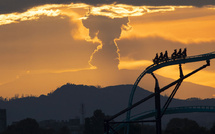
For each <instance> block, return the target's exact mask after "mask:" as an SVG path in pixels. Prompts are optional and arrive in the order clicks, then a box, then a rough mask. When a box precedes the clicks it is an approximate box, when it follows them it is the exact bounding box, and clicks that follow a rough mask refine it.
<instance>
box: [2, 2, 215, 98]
mask: <svg viewBox="0 0 215 134" xmlns="http://www.w3.org/2000/svg"><path fill="white" fill-rule="evenodd" d="M214 24H215V7H214V6H204V7H195V6H132V5H126V4H110V5H105V4H103V5H97V6H92V5H88V4H84V3H78V4H74V3H71V4H46V5H40V6H35V7H31V8H29V9H27V10H26V11H23V12H13V13H5V14H0V29H1V30H0V35H1V36H0V39H1V45H0V48H1V49H0V50H1V51H0V62H1V67H0V72H1V76H2V77H1V78H0V93H1V94H2V96H4V97H12V96H14V94H15V93H19V94H25V93H28V94H30V93H31V91H32V90H33V91H32V94H35V95H40V94H41V93H43V94H45V93H48V92H49V91H51V90H54V88H56V87H57V86H60V85H61V84H64V83H67V82H69V83H78V84H91V85H99V84H100V83H99V82H98V81H102V80H103V79H102V78H104V81H107V82H103V81H102V82H103V83H102V84H104V85H105V84H107V83H109V85H112V84H133V82H134V81H135V79H136V77H137V76H138V75H139V74H138V73H139V72H141V71H143V70H144V69H145V68H146V67H148V66H150V65H151V64H153V62H152V59H153V58H154V56H155V54H156V53H160V52H163V51H165V50H168V52H169V56H170V55H171V52H173V50H174V49H179V48H185V47H187V48H188V54H189V56H190V55H195V54H202V53H207V52H211V51H214V50H215V45H214V43H215V36H214V35H215V25H214ZM211 63H212V64H211V66H210V67H208V68H211V69H208V70H204V71H200V72H199V73H197V74H196V75H194V76H192V77H191V78H189V79H187V80H186V81H187V82H192V83H196V84H199V85H204V86H210V87H213V88H215V84H214V77H215V73H214V66H213V65H214V61H213V60H212V61H211ZM104 68H105V69H104ZM191 68H193V66H192V65H191V64H189V65H185V67H184V73H188V72H190V71H192V69H191ZM114 69H116V70H114ZM97 70H98V71H97ZM104 70H105V71H104ZM113 70H114V71H116V72H114V71H113ZM91 71H92V72H91ZM102 71H103V72H102ZM122 71H125V72H126V71H134V72H135V73H133V74H132V76H129V77H128V76H126V73H125V74H123V75H122V74H121V72H122ZM113 72H114V73H113ZM137 72H138V73H137ZM155 73H156V74H157V75H161V76H164V77H166V78H171V79H177V78H178V77H179V76H178V66H170V67H165V68H163V69H160V70H157V71H156V72H155ZM108 75H110V76H108ZM107 76H108V77H107ZM125 76H126V77H125ZM96 77H97V78H96ZM108 80H110V82H108ZM25 82H26V83H27V84H26V85H24V84H23V83H25ZM36 83H40V84H36ZM102 84H101V85H102ZM23 85H24V86H23ZM40 85H42V86H40ZM102 86H103V85H102ZM105 86H107V85H105ZM15 88H17V89H15Z"/></svg>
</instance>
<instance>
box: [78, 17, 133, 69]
mask: <svg viewBox="0 0 215 134" xmlns="http://www.w3.org/2000/svg"><path fill="white" fill-rule="evenodd" d="M82 23H83V25H84V26H85V27H86V28H88V29H89V36H90V38H91V39H94V38H96V37H97V38H98V39H99V40H100V42H101V44H100V45H99V46H98V47H97V49H96V50H94V52H93V53H92V55H91V58H90V61H89V63H90V65H92V66H96V67H97V68H98V69H100V70H101V69H102V70H104V69H114V70H115V69H118V64H119V60H120V54H119V48H118V46H117V44H116V42H115V40H116V39H119V38H120V35H121V32H122V30H128V29H129V28H130V26H129V25H128V23H129V20H128V18H127V17H124V18H109V17H106V16H96V15H89V16H88V17H87V18H86V19H83V20H82Z"/></svg>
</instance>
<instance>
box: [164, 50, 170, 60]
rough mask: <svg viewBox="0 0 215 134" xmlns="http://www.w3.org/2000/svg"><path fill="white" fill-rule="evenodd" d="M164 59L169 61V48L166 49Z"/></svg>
mask: <svg viewBox="0 0 215 134" xmlns="http://www.w3.org/2000/svg"><path fill="white" fill-rule="evenodd" d="M164 59H165V61H167V60H168V59H169V58H168V52H167V50H166V51H165V53H164Z"/></svg>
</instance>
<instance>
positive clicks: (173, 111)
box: [114, 106, 215, 131]
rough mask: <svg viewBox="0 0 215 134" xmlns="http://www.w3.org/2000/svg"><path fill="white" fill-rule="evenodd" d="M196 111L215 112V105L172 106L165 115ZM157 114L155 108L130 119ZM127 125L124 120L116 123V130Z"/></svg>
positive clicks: (144, 117)
mask: <svg viewBox="0 0 215 134" xmlns="http://www.w3.org/2000/svg"><path fill="white" fill-rule="evenodd" d="M194 112H200V113H201V112H204V113H205V112H208V113H215V106H184V107H171V108H168V109H167V110H166V112H165V115H168V114H180V113H194ZM155 115H156V111H155V110H150V111H146V112H142V113H140V114H137V115H134V116H132V117H131V119H130V121H133V122H134V121H138V120H143V119H147V118H151V117H154V116H155ZM124 126H126V124H124V123H123V122H122V123H121V124H118V125H116V126H115V127H114V128H115V131H118V130H119V129H121V128H123V127H124Z"/></svg>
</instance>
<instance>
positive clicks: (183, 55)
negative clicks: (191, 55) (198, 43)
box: [182, 48, 187, 58]
mask: <svg viewBox="0 0 215 134" xmlns="http://www.w3.org/2000/svg"><path fill="white" fill-rule="evenodd" d="M182 57H183V58H185V57H187V48H184V50H183V52H182Z"/></svg>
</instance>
